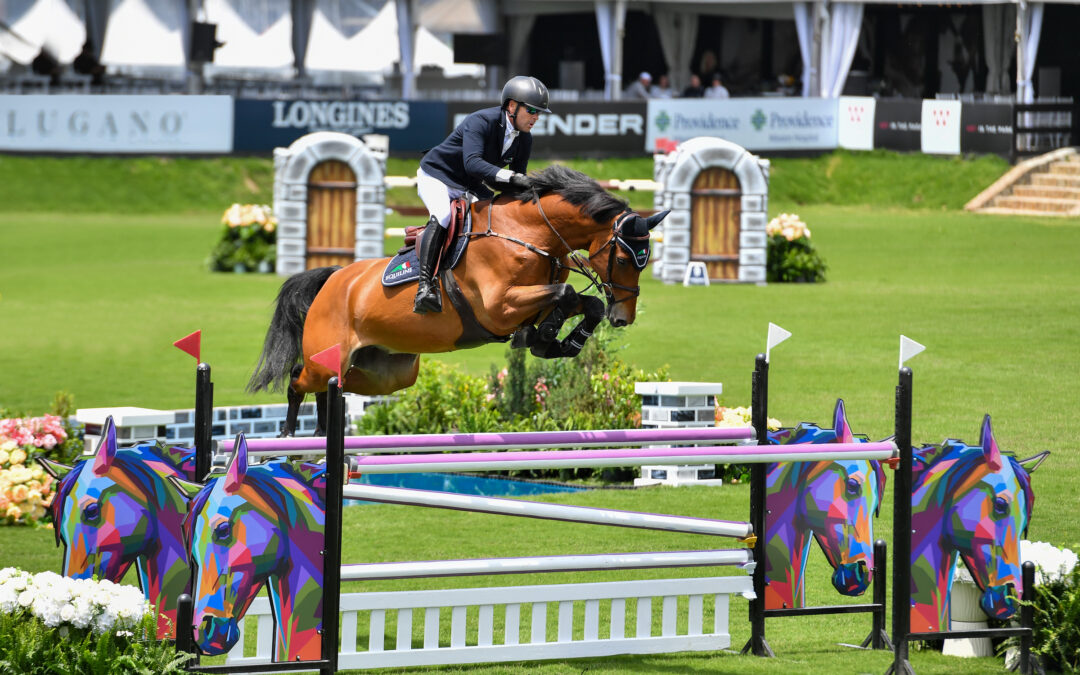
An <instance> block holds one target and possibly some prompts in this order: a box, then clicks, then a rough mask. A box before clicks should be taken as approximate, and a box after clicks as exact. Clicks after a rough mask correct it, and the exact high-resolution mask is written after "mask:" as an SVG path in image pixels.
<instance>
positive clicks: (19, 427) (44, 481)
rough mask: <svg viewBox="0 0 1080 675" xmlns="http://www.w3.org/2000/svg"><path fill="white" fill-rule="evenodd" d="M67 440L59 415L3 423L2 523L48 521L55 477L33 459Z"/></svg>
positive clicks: (0, 428) (0, 426) (0, 425)
mask: <svg viewBox="0 0 1080 675" xmlns="http://www.w3.org/2000/svg"><path fill="white" fill-rule="evenodd" d="M67 438H68V434H67V430H66V429H64V426H63V423H62V421H61V418H60V417H59V416H57V415H45V416H43V417H28V418H9V419H4V420H0V524H2V525H36V524H38V523H40V522H41V521H43V520H45V519H46V517H47V516H48V506H49V504H50V503H51V502H52V498H53V478H52V476H50V475H49V474H47V473H45V471H44V470H43V469H42V468H41V467H40V466H38V465H37V464H36V463H33V462H32V459H33V457H34V455H37V454H40V453H41V452H43V451H46V450H52V449H54V448H56V447H58V446H61V445H62V444H63V443H64V441H66V440H67Z"/></svg>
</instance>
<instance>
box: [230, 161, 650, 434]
mask: <svg viewBox="0 0 1080 675" xmlns="http://www.w3.org/2000/svg"><path fill="white" fill-rule="evenodd" d="M530 179H531V182H532V189H531V190H528V191H525V192H522V193H516V194H512V195H511V194H503V195H500V196H498V197H496V198H495V199H494V200H492V201H480V202H476V203H474V204H472V206H471V209H470V210H471V215H472V223H473V231H472V232H471V233H469V235H468V236H469V237H470V240H469V243H468V247H467V248H466V250H465V253H464V255H463V256H462V258H461V261H460V262H459V263H458V265H457V266H456V267H455V268H454V269H453V270H452V271H449V270H444V271H442V272H441V273H440V276H439V278H440V281H441V286H442V290H443V292H445V293H447V295H448V297H450V298H451V299H452V300H453V299H454V287H455V286H457V287H458V290H457V294H459V296H460V297H463V299H464V302H460V301H459V302H455V303H454V307H451V306H450V303H447V305H446V306H445V308H444V310H443V311H442V312H439V313H429V314H414V313H413V311H412V303H413V296H414V294H415V287H414V286H413V284H411V283H410V284H405V285H401V286H390V287H387V286H384V285H383V283H382V281H381V277H382V273H383V269H384V268H385V267H386V266H387V262H388V259H386V258H381V259H371V260H360V261H357V262H354V263H353V264H351V265H349V266H347V267H344V268H338V267H323V268H317V269H313V270H308V271H306V272H301V273H299V274H296V275H294V276H293V277H291V278H289V279H287V280H286V281H285V283H284V284H282V287H281V290H280V292H279V293H278V297H277V301H276V307H275V310H274V316H273V319H272V320H271V323H270V327H269V329H268V330H267V333H266V339H265V341H264V344H263V350H262V354H261V355H260V357H259V362H258V364H257V365H256V367H255V372H254V374H252V376H251V380H250V382H249V383H248V387H247V389H248V391H249V392H252V393H254V392H257V391H260V390H264V389H268V388H272V389H274V390H278V391H280V390H281V389H282V388H284V385H285V383H286V381H288V401H289V410H288V414H287V417H286V422H285V428H284V429H283V430H282V435H284V436H289V435H292V433H293V431H294V430H295V428H296V422H295V420H296V415H297V412H298V410H299V407H300V404H301V403H302V402H303V399H304V396H305V394H309V393H315V394H316V401H317V403H318V411H319V430H320V431H321V430H323V429H325V423H324V418H325V412H324V411H325V402H326V398H325V397H326V387H327V382H328V381H329V379H330V378H331V377H332V376H333V374H334V373H332V372H331V371H330V370H329V369H328V368H326V367H325V366H323V365H320V364H317V363H314V362H312V361H311V356H312V355H314V354H318V353H319V352H321V351H324V350H326V349H329V348H332V347H333V346H334V345H340V347H341V373H342V388H343V389H344V390H345V391H347V392H352V393H356V394H368V395H376V394H390V393H392V392H395V391H398V390H400V389H405V388H407V387H410V386H412V384H413V383H414V382H415V381H416V376H417V373H418V372H419V369H420V356H419V355H420V354H434V353H440V352H448V351H452V350H455V349H462V348H468V347H473V346H478V345H479V344H483V343H485V342H493V341H506V340H509V339H511V337H512V338H513V342H512V346H513V347H517V348H525V347H528V348H530V349H531V351H532V353H533V354H535V355H537V356H540V357H545V358H556V357H571V356H576V355H577V353H578V352H580V351H581V348H582V347H583V345H584V342H585V340H586V339H587V338H588V337H589V336H590V335H591V334H592V330H593V329H594V328H595V327H596V326H597V325H598V324H599V323H600V321H601V320H603V318H604V316H605V315H606V317H607V319H608V321H609V322H610V323H611V325H612V326H615V327H621V326H626V325H629V324H631V323H633V321H634V317H635V313H636V307H637V296H638V294H639V292H640V286H639V285H638V278H639V276H640V274H641V272H642V270H644V269H645V266H646V264H647V263H648V259H649V231H650V230H651V229H652V228H654V227H656V225H658V224H659V223H660V222H661V221H662V220H663V219H664V217H665V216H666V215H667V212H663V213H659V214H656V215H653V216H650V217H648V218H643V217H642V216H640V215H638V214H636V213H634V212H633V211H631V210H629V208H628V207H627V205H626V203H625V202H624V201H622V200H620V199H618V198H617V197H615V196H614V195H612V194H610V193H609V192H607V191H606V190H604V189H603V188H602V187H601V186H600V185H599V184H598V183H597V182H596V181H594V180H592V179H591V178H589V177H588V176H586V175H585V174H583V173H580V172H578V171H575V170H573V169H570V168H567V167H564V166H560V165H552V166H549V167H548V168H546V169H544V170H543V171H540V172H538V173H534V174H531V175H530ZM582 250H584V251H587V253H588V255H587V258H586V257H584V256H582V255H581V254H580V253H578V251H582ZM571 271H573V272H579V273H581V274H582V275H584V276H585V277H587V278H588V279H589V281H590V286H589V288H586V289H585V290H584V291H582V292H581V293H579V292H578V291H576V290H575V289H574V287H573V286H571V285H570V284H569V283H566V282H567V279H568V278H569V275H570V272H571ZM455 282H456V283H455ZM593 286H595V287H596V288H598V289H600V290H602V291H603V292H604V295H605V297H606V300H607V308H606V311H605V308H604V301H602V300H601V299H600V298H599V297H597V296H595V295H585V292H587V291H588V290H589V289H590V288H592V287H593ZM470 315H471V316H470ZM577 315H582V317H583V318H582V319H581V321H580V322H579V323H578V324H577V325H576V326H575V327H574V329H573V330H572V331H571V332H570V333H569V334H568V335H567V336H566V337H565V338H563V339H562V340H559V339H557V336H558V332H559V329H560V328H561V327H562V325H563V324H564V323H565V322H566V321H567V320H568V319H569V318H571V317H574V316H577ZM316 433H319V431H317V432H316Z"/></svg>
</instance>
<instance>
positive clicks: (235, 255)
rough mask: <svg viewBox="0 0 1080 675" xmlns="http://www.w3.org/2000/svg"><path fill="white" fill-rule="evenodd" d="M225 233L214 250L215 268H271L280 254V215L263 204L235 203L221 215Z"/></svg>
mask: <svg viewBox="0 0 1080 675" xmlns="http://www.w3.org/2000/svg"><path fill="white" fill-rule="evenodd" d="M221 225H222V229H221V236H220V238H219V240H218V243H217V245H216V246H214V250H213V251H211V252H210V257H209V258H208V259H207V266H208V267H209V268H210V270H211V271H213V272H254V271H256V270H258V271H260V272H270V271H272V270H273V268H274V262H275V260H276V258H277V219H276V218H274V214H273V210H272V209H271V208H270V207H269V206H267V205H265V204H263V205H259V204H233V205H232V206H230V207H229V208H227V209H225V213H223V214H222V216H221Z"/></svg>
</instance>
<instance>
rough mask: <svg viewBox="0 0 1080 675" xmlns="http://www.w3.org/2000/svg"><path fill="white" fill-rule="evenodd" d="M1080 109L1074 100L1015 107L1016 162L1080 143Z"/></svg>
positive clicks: (1051, 100)
mask: <svg viewBox="0 0 1080 675" xmlns="http://www.w3.org/2000/svg"><path fill="white" fill-rule="evenodd" d="M1078 139H1080V106H1078V105H1077V104H1076V102H1074V101H1073V99H1072V98H1061V99H1045V100H1040V101H1039V102H1037V103H1017V104H1016V105H1015V106H1013V157H1012V159H1013V161H1014V162H1015V161H1016V160H1017V159H1020V158H1023V157H1030V156H1031V155H1041V154H1043V153H1046V152H1050V151H1052V150H1057V149H1058V148H1066V147H1069V146H1071V145H1075V144H1076V143H1078V142H1080V140H1078Z"/></svg>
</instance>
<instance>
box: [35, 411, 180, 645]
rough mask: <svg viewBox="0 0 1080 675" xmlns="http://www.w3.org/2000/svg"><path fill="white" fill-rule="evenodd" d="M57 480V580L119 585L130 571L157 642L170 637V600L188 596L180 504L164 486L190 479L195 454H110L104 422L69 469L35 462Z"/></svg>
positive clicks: (112, 434)
mask: <svg viewBox="0 0 1080 675" xmlns="http://www.w3.org/2000/svg"><path fill="white" fill-rule="evenodd" d="M38 462H40V463H41V464H42V466H43V467H44V468H45V470H46V471H48V472H49V473H50V474H52V475H53V476H54V477H56V478H58V479H59V485H58V487H57V492H56V495H55V497H54V498H53V502H52V506H51V508H52V515H53V522H54V527H55V528H56V543H57V544H61V543H62V544H63V546H64V575H65V576H69V577H74V578H76V579H89V578H98V579H108V580H109V581H115V582H119V581H120V580H121V578H122V577H123V576H124V574H125V573H126V572H127V571H128V569H129V568H130V567H131V566H132V564H135V565H136V569H137V570H138V574H139V585H140V587H141V588H142V590H143V593H144V594H145V595H146V599H147V600H148V601H149V602H150V603H152V604H153V605H154V607H155V609H156V611H157V613H158V637H162V638H163V637H172V636H173V635H174V632H173V626H175V624H176V600H177V598H178V597H179V596H180V595H181V594H183V593H186V592H188V587H189V586H188V584H189V581H190V576H191V573H190V570H189V568H188V553H187V548H186V546H185V545H184V537H183V520H184V515H185V514H186V513H187V502H186V500H185V499H184V497H183V496H182V495H180V494H177V493H176V491H175V490H173V489H172V488H171V486H170V485H169V483H168V480H169V479H170V478H174V477H175V478H183V479H192V478H194V473H195V451H194V450H192V449H189V448H179V447H172V448H166V447H165V446H163V445H161V444H159V443H153V444H149V443H146V444H141V445H136V446H134V447H130V448H117V446H116V427H115V425H114V424H113V420H112V417H109V418H108V419H107V420H106V421H105V427H104V430H103V433H102V439H101V443H99V444H98V447H97V451H96V453H95V454H94V455H93V456H90V457H84V458H83V459H81V460H80V461H79V462H77V463H76V464H75V466H73V467H69V466H65V465H63V464H60V463H58V462H54V461H51V460H47V459H44V458H39V459H38Z"/></svg>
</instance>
